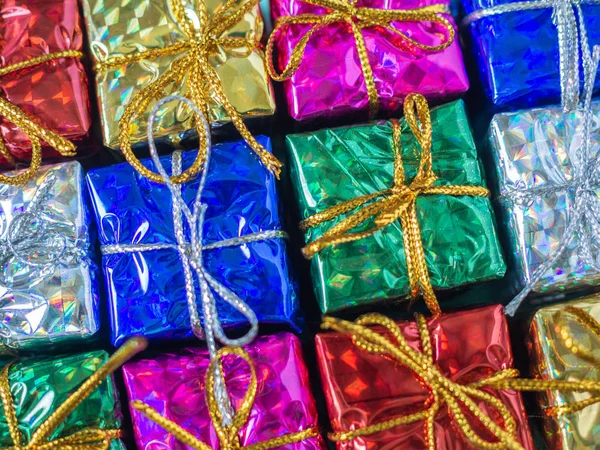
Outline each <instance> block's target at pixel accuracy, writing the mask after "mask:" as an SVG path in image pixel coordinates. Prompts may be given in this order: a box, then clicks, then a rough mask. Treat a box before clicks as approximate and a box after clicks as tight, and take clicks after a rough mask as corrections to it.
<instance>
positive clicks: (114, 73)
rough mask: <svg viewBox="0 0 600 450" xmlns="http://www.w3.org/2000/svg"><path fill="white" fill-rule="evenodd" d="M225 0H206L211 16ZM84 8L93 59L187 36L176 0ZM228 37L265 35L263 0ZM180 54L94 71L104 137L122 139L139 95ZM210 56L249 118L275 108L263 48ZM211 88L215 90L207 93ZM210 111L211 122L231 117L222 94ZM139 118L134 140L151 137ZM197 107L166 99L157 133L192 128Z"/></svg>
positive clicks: (108, 0)
mask: <svg viewBox="0 0 600 450" xmlns="http://www.w3.org/2000/svg"><path fill="white" fill-rule="evenodd" d="M199 1H202V0H190V1H189V3H190V4H191V6H192V8H193V9H192V8H191V11H197V10H199V9H198V7H197V4H198V3H199ZM222 6H223V5H222V1H221V0H206V7H207V10H208V14H209V17H210V16H212V15H213V14H214V13H215V12H216V11H218V10H219V8H221V7H222ZM83 9H84V15H85V22H86V27H87V33H88V40H89V45H90V51H91V54H92V57H93V62H94V64H97V63H102V62H105V61H106V59H107V58H108V57H112V56H115V55H126V54H129V53H132V52H141V51H147V50H154V49H162V48H165V47H167V46H169V45H172V44H176V43H180V42H182V41H184V40H186V39H187V36H186V34H185V33H184V31H183V30H182V29H181V28H180V26H179V25H178V22H177V20H176V19H175V15H174V14H173V8H172V4H171V0H143V1H135V0H84V1H83ZM226 34H227V36H226V37H237V38H246V39H253V40H256V41H260V39H261V37H262V34H263V21H262V17H261V15H260V9H259V6H256V7H255V8H254V9H253V10H252V11H251V12H249V13H247V14H246V15H245V16H244V18H243V19H242V21H240V22H239V23H237V24H236V25H235V26H234V27H232V28H231V29H230V30H229V32H228V33H226ZM180 57H181V55H164V56H158V57H156V58H153V59H151V60H150V59H145V60H142V61H140V62H134V63H129V64H126V65H123V66H121V67H118V68H114V69H108V70H107V71H103V72H97V73H96V85H97V94H98V104H99V108H100V117H101V122H102V134H103V141H104V144H105V145H106V146H108V147H112V148H117V147H118V134H119V125H118V121H119V119H120V118H121V116H122V115H123V112H124V109H125V107H126V106H127V104H128V102H130V101H131V99H132V98H133V96H134V95H135V94H136V93H137V92H138V91H139V90H140V89H142V88H144V87H145V86H147V85H148V84H149V83H151V82H153V81H155V80H157V79H158V78H159V77H160V76H161V75H162V74H164V73H165V72H166V71H167V70H168V69H169V68H170V67H171V65H172V63H173V61H175V60H177V59H178V58H180ZM210 64H211V65H212V67H214V68H215V71H216V73H217V75H218V77H219V79H220V80H221V82H222V85H223V88H224V90H225V94H226V95H227V98H228V99H229V102H230V103H231V104H232V105H233V106H234V107H235V109H236V110H237V111H238V113H240V114H241V115H242V117H243V118H244V119H246V118H251V117H261V116H270V115H273V114H274V112H275V100H274V97H273V92H272V88H271V83H270V80H269V77H268V75H267V71H266V68H265V60H264V54H263V52H262V50H261V49H260V48H258V47H257V48H255V49H254V50H252V51H250V52H249V51H247V50H235V49H233V50H231V49H230V50H225V49H222V48H219V49H217V51H215V53H214V54H213V55H212V56H211V58H210ZM186 86H187V79H186V80H184V83H182V85H181V86H177V92H168V93H165V95H167V94H177V95H182V96H185V95H186V93H187V87H186ZM209 96H210V95H209ZM208 106H209V108H208V113H209V119H210V121H211V122H212V123H217V124H221V123H225V122H228V121H229V117H228V116H227V114H226V113H225V111H224V109H223V107H222V106H221V105H220V104H218V103H217V102H215V101H213V100H211V101H210V102H209V105H208ZM152 107H153V105H152V104H151V105H149V107H148V108H147V111H146V113H145V115H144V116H142V117H140V118H138V120H137V121H136V122H135V124H134V126H133V127H132V128H131V130H132V136H131V142H132V143H133V144H135V143H138V142H143V141H146V123H147V117H148V115H149V113H150V111H151V110H152ZM193 127H194V120H193V114H192V113H191V110H190V109H189V107H187V105H182V104H175V103H174V102H171V103H168V104H166V105H165V106H164V108H162V109H161V110H160V111H159V115H158V116H157V120H156V124H155V131H154V134H155V136H157V137H159V136H170V137H172V138H177V137H178V136H181V135H182V133H184V132H186V131H188V130H191V129H193Z"/></svg>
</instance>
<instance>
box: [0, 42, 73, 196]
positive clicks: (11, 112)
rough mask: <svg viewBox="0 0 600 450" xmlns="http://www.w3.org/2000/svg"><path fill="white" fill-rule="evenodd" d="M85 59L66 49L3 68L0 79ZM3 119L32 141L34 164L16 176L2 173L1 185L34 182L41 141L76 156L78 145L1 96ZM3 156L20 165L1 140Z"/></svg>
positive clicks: (32, 161) (63, 152) (65, 154)
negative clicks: (62, 61)
mask: <svg viewBox="0 0 600 450" xmlns="http://www.w3.org/2000/svg"><path fill="white" fill-rule="evenodd" d="M82 56H83V53H81V52H79V51H77V50H64V51H60V52H55V53H49V54H47V55H44V56H39V57H37V58H31V59H29V60H27V61H23V62H20V63H16V64H11V65H9V66H5V67H2V68H0V77H3V76H6V75H11V74H15V73H17V72H19V71H21V70H25V69H33V68H35V67H37V66H39V65H42V64H46V63H47V62H49V61H56V60H58V59H62V58H81V57H82ZM0 116H2V117H4V118H5V119H6V120H8V121H9V122H11V123H13V124H14V125H16V126H17V127H19V128H20V129H21V131H23V132H24V133H25V134H26V135H27V137H28V138H29V140H30V141H31V164H30V166H29V168H28V169H27V170H25V171H24V172H22V173H20V174H19V175H15V176H6V175H1V174H0V183H4V184H12V185H14V186H23V185H24V184H26V183H27V182H28V181H29V180H31V179H32V178H33V177H34V176H35V174H36V172H37V171H38V169H39V168H40V165H41V164H42V141H44V142H46V143H47V144H48V145H49V146H50V147H52V148H54V149H55V150H56V151H57V152H58V153H60V154H61V155H62V156H75V146H74V145H73V143H72V142H70V141H68V140H67V139H65V138H63V137H61V136H59V135H58V134H56V133H55V132H53V131H50V130H48V129H47V128H44V127H42V126H41V125H38V124H37V123H36V122H35V120H34V119H32V118H31V117H29V116H28V115H27V114H26V113H25V112H24V111H23V110H22V109H21V108H19V107H18V106H17V105H15V104H14V103H11V102H9V101H8V100H7V99H5V98H3V97H0ZM0 154H1V155H2V156H3V157H4V159H6V160H7V161H8V162H9V163H11V164H13V165H17V161H16V160H15V158H14V157H13V156H12V155H11V153H10V151H9V150H8V148H7V147H6V143H5V142H4V139H3V138H2V137H0Z"/></svg>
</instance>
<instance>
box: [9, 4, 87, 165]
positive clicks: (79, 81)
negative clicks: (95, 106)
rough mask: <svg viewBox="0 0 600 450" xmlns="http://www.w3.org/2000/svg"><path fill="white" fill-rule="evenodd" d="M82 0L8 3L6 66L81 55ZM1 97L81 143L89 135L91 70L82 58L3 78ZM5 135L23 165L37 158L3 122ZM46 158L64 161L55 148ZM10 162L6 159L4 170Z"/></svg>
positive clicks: (16, 130)
mask: <svg viewBox="0 0 600 450" xmlns="http://www.w3.org/2000/svg"><path fill="white" fill-rule="evenodd" d="M80 21H81V19H80V16H79V9H78V6H77V1H76V0H38V1H24V0H3V1H2V4H1V10H0V36H2V45H1V46H0V54H1V59H0V66H2V67H5V66H8V65H11V64H16V63H20V62H23V61H27V60H30V59H32V58H36V57H39V56H44V55H47V54H49V53H52V52H59V51H63V50H81V47H82V41H83V32H82V30H81V24H80ZM0 92H1V93H2V96H3V97H4V98H5V99H6V100H8V101H9V102H11V103H14V104H15V105H17V106H18V107H19V108H20V109H21V110H23V111H24V112H25V113H26V114H27V115H28V116H29V117H30V118H32V119H34V120H35V121H36V122H37V123H38V124H40V125H42V126H43V127H45V128H47V129H49V130H51V131H54V132H56V133H58V134H59V135H60V136H63V137H64V138H66V139H69V140H71V141H73V142H75V143H77V141H80V140H82V139H84V138H85V137H87V136H88V134H89V130H90V126H91V120H90V106H89V97H88V90H87V77H86V75H85V70H84V68H83V66H82V65H81V62H80V61H79V60H78V59H74V58H63V59H60V60H57V61H51V62H47V63H45V64H42V65H40V66H37V67H36V68H33V69H26V70H21V71H18V72H16V73H14V74H11V75H5V76H4V77H2V78H0ZM0 133H1V135H2V138H3V139H4V141H5V142H6V145H7V147H8V150H9V151H10V153H11V155H13V156H14V157H15V158H17V159H18V160H29V159H30V158H31V142H30V141H29V139H28V138H27V136H26V135H25V134H24V133H23V132H22V131H21V130H20V129H19V128H18V127H17V126H15V125H14V124H12V123H10V122H9V121H7V120H6V119H5V118H3V117H2V118H0ZM43 155H44V157H45V158H46V157H54V158H56V157H58V156H60V155H59V154H58V153H57V152H56V151H55V150H54V149H52V148H50V147H44V148H43ZM7 164H8V161H6V159H5V158H4V157H3V156H0V165H3V166H6V165H7Z"/></svg>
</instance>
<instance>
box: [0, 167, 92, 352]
mask: <svg viewBox="0 0 600 450" xmlns="http://www.w3.org/2000/svg"><path fill="white" fill-rule="evenodd" d="M49 173H52V174H53V175H54V176H55V177H56V182H55V183H54V185H53V187H52V189H51V191H50V195H49V199H48V200H46V202H45V207H44V210H43V212H42V219H43V221H44V222H46V224H51V225H50V227H51V228H53V231H58V232H59V233H60V234H61V236H62V237H63V238H64V239H66V240H68V241H71V242H75V243H76V244H75V245H76V246H77V247H79V249H81V251H82V252H83V253H86V254H87V255H88V257H87V258H85V259H84V261H81V262H80V263H77V262H74V263H69V264H65V265H62V264H60V265H59V266H58V267H56V268H55V270H54V271H53V272H52V273H49V274H44V273H43V271H41V270H39V269H38V268H36V267H31V266H29V265H27V264H25V263H23V262H21V261H20V260H19V257H18V256H12V257H10V258H9V259H8V260H6V261H3V265H1V266H0V270H2V271H3V272H2V276H1V277H0V337H1V338H0V339H1V341H2V345H1V346H0V352H1V351H2V350H10V349H17V350H20V349H25V350H34V351H35V350H41V349H45V348H47V347H48V346H60V345H65V344H66V343H71V342H76V341H79V340H81V339H84V338H89V337H91V336H92V335H93V334H94V333H96V332H97V331H98V329H99V328H100V317H99V306H98V292H97V278H96V277H97V274H96V272H97V270H98V268H97V266H96V264H95V263H94V261H93V260H92V255H91V253H90V246H91V244H90V240H91V237H90V219H91V218H90V217H89V212H88V210H87V204H86V202H87V197H86V193H85V190H84V179H83V169H82V167H81V165H80V164H79V163H78V162H74V161H73V162H68V163H62V164H57V165H53V166H44V167H43V168H42V169H41V170H40V171H39V175H38V177H37V178H36V179H35V180H33V181H30V182H29V183H28V184H26V185H25V186H10V185H6V184H4V185H0V246H2V247H4V248H6V247H5V246H7V245H8V244H7V235H8V233H9V228H10V225H11V223H12V221H13V220H14V219H15V217H17V216H18V215H19V214H22V213H23V211H24V210H25V209H26V208H27V207H28V205H29V204H30V202H31V200H32V198H33V197H34V195H35V193H36V192H37V191H38V188H39V186H40V185H41V184H42V183H43V181H44V180H45V178H46V177H47V176H48V174H49ZM35 225H36V224H32V225H31V226H32V227H35ZM37 225H39V223H38V224H37ZM46 226H47V225H46ZM48 232H49V231H48V230H47V231H46V233H48ZM18 245H19V244H18V240H17V246H18ZM21 256H22V257H25V256H28V257H29V259H30V260H31V259H33V260H38V257H39V255H33V254H31V255H21ZM36 256H37V257H36Z"/></svg>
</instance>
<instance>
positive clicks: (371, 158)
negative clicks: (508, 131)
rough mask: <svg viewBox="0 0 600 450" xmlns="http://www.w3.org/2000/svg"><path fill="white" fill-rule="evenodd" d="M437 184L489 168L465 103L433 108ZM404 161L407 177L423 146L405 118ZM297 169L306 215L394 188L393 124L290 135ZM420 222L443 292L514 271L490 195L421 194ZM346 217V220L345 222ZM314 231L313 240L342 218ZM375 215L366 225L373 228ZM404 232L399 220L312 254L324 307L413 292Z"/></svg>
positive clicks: (458, 181)
mask: <svg viewBox="0 0 600 450" xmlns="http://www.w3.org/2000/svg"><path fill="white" fill-rule="evenodd" d="M431 120H432V126H433V147H432V155H433V170H434V172H435V174H436V175H437V176H438V177H439V179H438V181H437V182H436V184H435V185H448V184H453V185H476V186H477V185H478V186H482V185H484V177H483V170H482V167H481V164H480V161H479V160H478V159H477V151H476V149H475V144H474V143H473V139H472V136H471V131H470V129H469V124H468V122H467V118H466V116H465V110H464V105H463V103H462V101H458V102H453V103H450V104H447V105H445V106H441V107H439V108H436V109H434V110H432V112H431ZM401 126H402V160H403V163H404V169H405V172H406V175H407V182H411V181H412V178H413V177H414V176H415V173H416V171H417V169H418V166H419V161H420V154H421V149H420V148H419V146H418V144H417V143H416V140H415V138H414V136H413V134H412V132H411V131H410V129H409V128H408V126H407V125H406V123H405V121H404V120H403V121H402V123H401ZM287 145H288V148H289V151H290V154H291V158H290V167H291V172H292V180H293V183H294V185H295V190H296V194H297V198H298V199H299V203H300V211H301V216H302V218H307V217H309V216H312V215H313V214H315V213H319V212H321V211H323V210H325V209H327V208H329V207H331V206H333V205H336V204H339V203H341V202H343V201H346V200H349V199H353V198H356V197H359V196H361V195H365V194H370V193H373V192H377V191H379V190H382V189H386V188H389V187H391V186H392V185H393V168H394V152H393V150H392V128H391V126H390V124H389V122H379V123H371V124H367V125H361V126H354V127H347V128H337V129H326V130H321V131H317V132H313V133H304V134H295V135H290V136H288V137H287ZM417 211H418V220H419V224H420V227H421V236H422V238H423V247H424V250H425V258H426V260H427V266H428V268H429V273H430V276H431V281H432V284H433V287H434V288H435V289H449V288H454V287H458V286H461V285H465V284H468V283H475V282H479V281H484V280H489V279H494V278H501V277H502V276H503V275H504V272H505V266H504V261H503V258H502V254H501V250H500V245H499V243H498V240H497V236H496V229H495V223H494V217H493V212H492V208H491V204H490V201H489V199H487V198H482V197H451V196H445V195H431V196H419V197H418V198H417ZM343 217H345V216H341V218H342V219H343ZM341 218H340V217H338V218H337V219H335V220H332V221H331V222H329V223H326V224H323V225H319V226H317V227H314V228H311V229H310V230H309V231H308V232H307V233H306V235H305V237H306V241H307V242H309V241H312V240H314V239H315V238H317V237H319V236H320V235H322V234H323V233H324V232H325V231H326V230H327V229H329V228H330V227H331V226H334V225H335V224H336V223H338V222H339V221H340V220H341ZM371 223H372V220H370V221H367V224H365V227H367V226H369V225H371ZM403 246H404V244H403V240H402V230H401V225H400V222H399V221H397V222H396V223H393V224H392V225H390V226H388V227H386V228H385V229H383V230H381V231H379V232H378V233H376V234H374V235H373V236H371V237H367V238H364V239H361V240H358V241H355V242H350V243H345V244H339V245H336V246H333V247H329V248H326V249H325V250H323V251H321V252H320V253H318V254H317V255H316V256H315V257H314V258H313V259H312V261H311V262H312V265H311V270H312V277H313V282H314V287H315V291H316V294H317V299H318V301H319V304H320V306H321V309H322V310H323V312H331V311H336V310H339V309H343V308H346V307H351V306H357V305H365V304H369V303H372V302H376V301H379V300H383V299H390V298H397V297H406V296H407V295H408V294H409V291H410V289H409V282H408V273H407V269H406V256H405V253H404V248H403Z"/></svg>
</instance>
